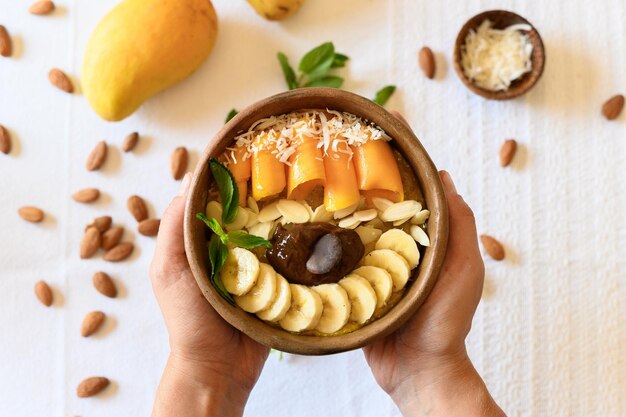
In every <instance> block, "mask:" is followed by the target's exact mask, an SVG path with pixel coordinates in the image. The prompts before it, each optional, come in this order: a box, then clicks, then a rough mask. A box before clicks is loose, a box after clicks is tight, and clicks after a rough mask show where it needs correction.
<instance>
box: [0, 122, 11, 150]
mask: <svg viewBox="0 0 626 417" xmlns="http://www.w3.org/2000/svg"><path fill="white" fill-rule="evenodd" d="M0 152H2V153H3V154H6V155H8V154H9V152H11V136H10V135H9V131H8V130H6V129H5V127H4V126H2V125H0Z"/></svg>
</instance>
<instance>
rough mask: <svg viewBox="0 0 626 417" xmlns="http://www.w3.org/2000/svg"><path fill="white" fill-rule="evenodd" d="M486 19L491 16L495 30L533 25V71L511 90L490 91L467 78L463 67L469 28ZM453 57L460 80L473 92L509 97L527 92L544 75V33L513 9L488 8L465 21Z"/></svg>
mask: <svg viewBox="0 0 626 417" xmlns="http://www.w3.org/2000/svg"><path fill="white" fill-rule="evenodd" d="M486 19H489V20H491V22H493V27H494V28H495V29H504V28H506V27H509V26H511V25H515V24H518V23H526V24H527V25H530V27H531V28H532V30H531V31H530V32H528V38H529V40H530V42H531V43H532V45H533V52H532V55H531V64H532V67H531V70H530V72H527V73H526V74H524V75H522V77H521V78H519V79H517V80H515V81H513V82H512V83H511V85H510V86H509V88H508V90H504V91H491V90H487V89H484V88H481V87H478V86H477V85H476V84H474V83H473V82H472V80H470V79H469V78H467V76H466V75H465V73H464V72H463V67H462V65H461V46H462V45H463V44H465V38H466V37H467V35H468V33H469V31H470V30H476V29H478V27H479V26H480V25H481V23H483V21H485V20H486ZM453 59H454V69H455V70H456V73H457V75H458V76H459V78H460V79H461V81H463V84H465V86H466V87H467V88H469V89H470V90H471V91H472V92H474V93H476V94H478V95H479V96H482V97H485V98H487V99H490V100H509V99H512V98H515V97H519V96H521V95H522V94H524V93H526V92H527V91H528V90H530V89H531V88H532V87H533V86H534V85H535V84H536V83H537V81H538V80H539V78H540V77H541V74H542V73H543V67H544V65H545V62H546V53H545V49H544V47H543V41H542V40H541V36H539V32H537V29H536V28H535V27H534V26H533V25H532V23H530V22H529V21H528V20H526V19H524V18H523V17H522V16H520V15H518V14H515V13H513V12H509V11H506V10H489V11H486V12H483V13H480V14H478V15H476V16H474V17H472V18H471V19H470V20H468V21H467V23H465V25H463V27H462V28H461V31H460V32H459V35H458V36H457V37H456V42H455V44H454V58H453Z"/></svg>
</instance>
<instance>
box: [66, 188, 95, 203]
mask: <svg viewBox="0 0 626 417" xmlns="http://www.w3.org/2000/svg"><path fill="white" fill-rule="evenodd" d="M98 197H100V190H98V189H97V188H84V189H82V190H79V191H76V192H75V193H74V194H72V198H73V199H74V201H78V202H79V203H84V204H89V203H93V202H94V201H96V200H97V199H98Z"/></svg>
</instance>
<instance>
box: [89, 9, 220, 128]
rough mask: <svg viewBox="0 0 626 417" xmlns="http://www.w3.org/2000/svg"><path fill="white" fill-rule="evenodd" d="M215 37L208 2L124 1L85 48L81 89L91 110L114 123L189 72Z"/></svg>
mask: <svg viewBox="0 0 626 417" xmlns="http://www.w3.org/2000/svg"><path fill="white" fill-rule="evenodd" d="M216 36H217V15H216V14H215V9H214V8H213V5H212V4H211V1H210V0H124V1H122V2H121V3H120V4H118V5H117V6H116V7H115V8H114V9H113V10H111V12H109V14H108V15H106V16H105V17H104V19H102V21H101V22H100V23H99V24H98V26H97V27H96V29H95V31H94V32H93V34H92V35H91V39H90V40H89V43H88V44H87V49H86V51H85V57H84V61H83V69H82V76H81V78H82V86H83V90H84V93H85V96H86V97H87V100H89V103H90V104H91V106H92V107H93V109H94V110H95V111H96V113H98V115H100V117H102V118H103V119H105V120H109V121H118V120H122V119H124V118H126V117H128V116H129V115H131V114H132V113H133V112H134V111H135V110H137V108H139V106H141V104H142V103H143V102H144V101H146V100H147V99H149V98H150V97H151V96H153V95H155V94H156V93H158V92H159V91H161V90H164V89H166V88H168V87H171V86H172V85H174V84H176V83H178V82H179V81H181V80H183V79H185V78H186V77H188V76H189V75H190V74H191V73H193V72H194V71H195V70H196V69H197V68H198V67H199V66H200V64H201V63H202V62H203V61H204V60H205V59H206V58H207V56H208V55H209V53H210V52H211V50H212V49H213V45H214V44H215V38H216Z"/></svg>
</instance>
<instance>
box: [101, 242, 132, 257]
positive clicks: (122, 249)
mask: <svg viewBox="0 0 626 417" xmlns="http://www.w3.org/2000/svg"><path fill="white" fill-rule="evenodd" d="M134 248H135V245H133V244H132V243H131V242H122V243H120V244H118V245H116V246H113V247H112V248H111V249H109V250H108V251H107V252H106V253H105V254H104V260H105V261H109V262H119V261H123V260H124V259H126V258H128V257H129V256H130V254H131V253H133V249H134Z"/></svg>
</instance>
